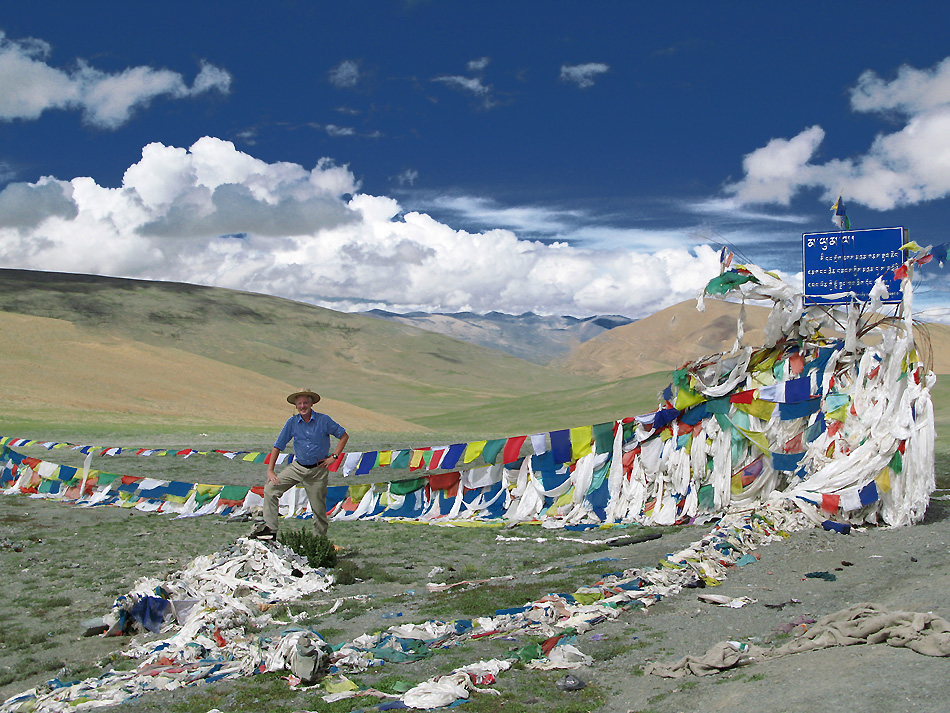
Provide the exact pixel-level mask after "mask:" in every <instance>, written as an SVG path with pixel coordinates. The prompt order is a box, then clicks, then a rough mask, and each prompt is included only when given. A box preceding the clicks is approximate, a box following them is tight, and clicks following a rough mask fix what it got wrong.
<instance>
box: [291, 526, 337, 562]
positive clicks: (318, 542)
mask: <svg viewBox="0 0 950 713" xmlns="http://www.w3.org/2000/svg"><path fill="white" fill-rule="evenodd" d="M277 539H278V541H279V542H280V543H281V544H282V545H285V546H287V547H289V548H290V549H292V550H293V551H294V552H296V553H297V554H298V555H301V556H303V557H306V558H307V564H309V565H310V566H311V567H335V566H336V548H335V547H334V546H333V543H332V542H331V541H330V538H329V537H327V536H326V535H317V534H315V533H314V532H313V531H312V530H311V529H310V528H308V527H302V528H300V529H299V530H298V529H293V528H285V529H283V530H281V531H280V534H279V535H277Z"/></svg>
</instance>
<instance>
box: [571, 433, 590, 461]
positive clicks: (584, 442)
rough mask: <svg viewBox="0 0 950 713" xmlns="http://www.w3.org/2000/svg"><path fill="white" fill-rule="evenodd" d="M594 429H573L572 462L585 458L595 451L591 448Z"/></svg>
mask: <svg viewBox="0 0 950 713" xmlns="http://www.w3.org/2000/svg"><path fill="white" fill-rule="evenodd" d="M592 431H593V429H592V427H591V426H578V427H577V428H572V429H571V460H572V461H576V460H578V459H580V458H583V457H584V456H586V455H587V454H588V453H590V452H591V451H592V450H593V449H592V448H591V439H592V438H593V433H592Z"/></svg>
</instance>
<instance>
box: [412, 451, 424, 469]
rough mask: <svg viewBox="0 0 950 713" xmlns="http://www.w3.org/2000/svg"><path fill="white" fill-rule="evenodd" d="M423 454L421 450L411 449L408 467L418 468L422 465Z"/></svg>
mask: <svg viewBox="0 0 950 713" xmlns="http://www.w3.org/2000/svg"><path fill="white" fill-rule="evenodd" d="M424 453H425V451H423V450H418V449H415V448H414V449H413V450H412V455H411V456H410V457H409V467H410V468H418V467H419V466H420V465H422V455H423V454H424Z"/></svg>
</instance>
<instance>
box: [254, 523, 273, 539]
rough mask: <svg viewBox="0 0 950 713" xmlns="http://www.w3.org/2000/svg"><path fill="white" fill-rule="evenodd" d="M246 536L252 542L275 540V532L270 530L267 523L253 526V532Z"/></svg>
mask: <svg viewBox="0 0 950 713" xmlns="http://www.w3.org/2000/svg"><path fill="white" fill-rule="evenodd" d="M247 536H248V537H249V538H250V539H252V540H276V539H277V530H271V529H270V528H269V527H268V526H267V523H265V522H259V523H257V524H256V525H254V529H253V530H251V531H250V532H249V533H247Z"/></svg>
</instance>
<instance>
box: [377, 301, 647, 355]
mask: <svg viewBox="0 0 950 713" xmlns="http://www.w3.org/2000/svg"><path fill="white" fill-rule="evenodd" d="M364 314H367V315H370V316H372V317H376V318H378V319H385V320H388V321H390V322H397V323H399V324H405V325H407V326H411V327H417V328H419V329H425V330H427V331H430V332H436V333H438V334H444V335H445V336H447V337H452V338H453V339H459V340H461V341H464V342H469V343H471V344H477V345H479V346H482V347H488V348H489V349H497V350H498V351H502V352H505V353H507V354H511V355H512V356H515V357H518V358H519V359H524V360H526V361H530V362H534V363H535V364H550V363H551V362H552V361H554V360H557V359H560V358H563V357H566V356H567V355H568V354H570V353H571V352H572V351H573V350H574V349H575V348H577V347H578V346H579V345H581V344H583V343H584V342H587V341H589V340H591V339H593V338H595V337H597V336H599V335H601V334H603V333H604V332H606V331H608V330H611V329H615V328H616V327H622V326H624V325H627V324H630V323H631V322H633V320H632V319H630V318H628V317H623V316H621V315H613V314H610V315H594V316H592V317H583V318H582V317H569V316H547V317H546V316H543V315H539V314H534V313H533V312H525V313H523V314H518V315H513V314H504V313H502V312H488V313H487V314H476V313H474V312H455V313H440V312H433V313H428V312H409V313H406V314H397V313H395V312H387V311H386V310H381V309H374V310H370V311H369V312H365V313H364Z"/></svg>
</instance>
